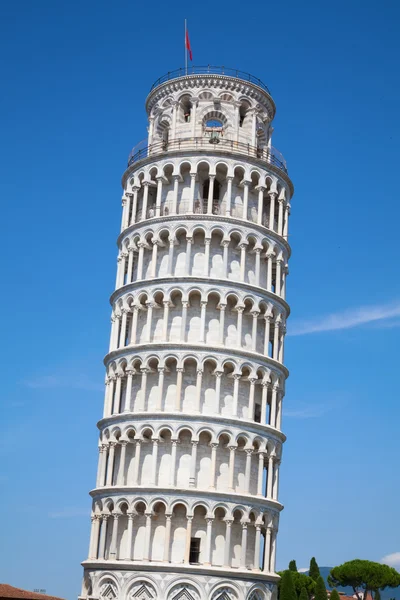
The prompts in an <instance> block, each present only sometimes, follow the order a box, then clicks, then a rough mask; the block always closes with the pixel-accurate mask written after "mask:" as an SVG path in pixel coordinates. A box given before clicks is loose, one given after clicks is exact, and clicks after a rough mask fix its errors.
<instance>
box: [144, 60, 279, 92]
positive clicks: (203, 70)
mask: <svg viewBox="0 0 400 600" xmlns="http://www.w3.org/2000/svg"><path fill="white" fill-rule="evenodd" d="M187 75H225V76H227V77H234V78H235V79H242V80H243V81H249V82H250V83H254V85H258V87H260V88H262V89H263V90H265V91H266V92H267V93H268V94H269V95H271V92H270V91H269V89H268V88H267V86H266V85H265V83H263V82H262V81H261V79H259V78H258V77H254V75H251V74H250V73H246V71H239V70H238V69H230V68H229V67H215V66H212V65H207V66H206V67H188V68H187V71H186V70H185V69H184V68H183V67H182V68H180V69H175V71H168V73H166V74H165V75H163V76H162V77H159V78H158V79H157V81H155V82H154V83H153V85H152V86H151V90H150V92H151V91H152V90H154V88H156V87H157V86H159V85H161V84H162V83H165V82H166V81H169V80H170V79H177V78H178V77H186V76H187Z"/></svg>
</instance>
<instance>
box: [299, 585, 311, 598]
mask: <svg viewBox="0 0 400 600" xmlns="http://www.w3.org/2000/svg"><path fill="white" fill-rule="evenodd" d="M299 600H309V598H308V594H307V590H306V588H305V587H302V588H301V592H300V596H299Z"/></svg>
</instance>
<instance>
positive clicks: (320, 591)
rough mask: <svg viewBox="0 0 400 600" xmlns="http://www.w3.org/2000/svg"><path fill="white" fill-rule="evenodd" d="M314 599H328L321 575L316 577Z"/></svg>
mask: <svg viewBox="0 0 400 600" xmlns="http://www.w3.org/2000/svg"><path fill="white" fill-rule="evenodd" d="M314 600H328V593H327V591H326V585H325V581H324V580H323V579H322V577H321V576H319V577H318V579H317V581H316V582H315V597H314Z"/></svg>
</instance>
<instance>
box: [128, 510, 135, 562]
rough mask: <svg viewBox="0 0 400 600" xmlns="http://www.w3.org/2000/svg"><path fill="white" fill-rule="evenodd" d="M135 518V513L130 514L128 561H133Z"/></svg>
mask: <svg viewBox="0 0 400 600" xmlns="http://www.w3.org/2000/svg"><path fill="white" fill-rule="evenodd" d="M134 518H135V513H128V534H127V535H128V540H127V550H126V555H127V556H126V560H132V559H133V556H132V550H133V544H132V542H133V520H134Z"/></svg>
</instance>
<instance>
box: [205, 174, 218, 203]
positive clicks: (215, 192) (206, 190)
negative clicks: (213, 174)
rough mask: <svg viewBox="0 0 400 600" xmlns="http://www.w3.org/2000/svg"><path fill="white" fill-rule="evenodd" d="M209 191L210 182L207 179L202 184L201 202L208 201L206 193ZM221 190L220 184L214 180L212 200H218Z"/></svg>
mask: <svg viewBox="0 0 400 600" xmlns="http://www.w3.org/2000/svg"><path fill="white" fill-rule="evenodd" d="M209 190H210V180H209V179H208V178H207V179H206V180H205V182H204V183H203V200H207V199H208V192H209ZM220 190H221V184H220V182H219V181H218V179H214V189H213V200H219V193H220Z"/></svg>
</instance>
